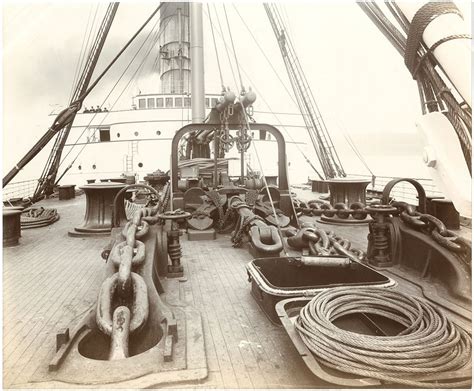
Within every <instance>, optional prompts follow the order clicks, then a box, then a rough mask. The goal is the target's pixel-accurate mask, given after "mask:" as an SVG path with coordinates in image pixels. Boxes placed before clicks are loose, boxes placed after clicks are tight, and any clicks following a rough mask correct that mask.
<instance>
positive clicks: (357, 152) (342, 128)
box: [338, 121, 375, 180]
mask: <svg viewBox="0 0 474 391" xmlns="http://www.w3.org/2000/svg"><path fill="white" fill-rule="evenodd" d="M338 127H339V129H341V131H342V135H343V136H344V138H345V140H346V141H347V144H349V146H350V147H351V149H352V151H353V152H354V153H355V155H356V156H357V157H358V158H359V160H360V161H361V163H362V164H363V165H364V167H365V168H366V169H367V171H369V172H370V174H371V175H372V178H373V180H374V179H375V174H374V173H373V172H372V170H371V169H370V167H369V165H368V164H367V161H366V160H365V159H364V157H363V155H362V154H361V153H360V151H359V149H358V148H357V146H356V144H355V142H354V140H353V139H352V137H351V135H350V134H349V133H348V132H347V130H346V128H345V126H343V125H342V123H339V121H338Z"/></svg>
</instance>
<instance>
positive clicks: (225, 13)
mask: <svg viewBox="0 0 474 391" xmlns="http://www.w3.org/2000/svg"><path fill="white" fill-rule="evenodd" d="M222 7H223V8H224V15H225V20H226V22H227V29H228V30H229V37H230V43H231V44H232V51H233V52H234V58H235V66H236V68H237V73H238V75H239V81H240V90H241V92H242V93H243V92H244V91H245V87H244V83H243V81H242V74H241V73H240V67H239V61H238V60H237V52H236V50H235V45H234V38H233V36H232V30H231V29H230V23H229V18H228V17H227V9H226V7H225V3H223V4H222Z"/></svg>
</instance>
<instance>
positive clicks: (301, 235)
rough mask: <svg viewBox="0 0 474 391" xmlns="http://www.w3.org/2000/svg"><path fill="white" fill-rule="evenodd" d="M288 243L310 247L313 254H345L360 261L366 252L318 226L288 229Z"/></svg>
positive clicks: (297, 246)
mask: <svg viewBox="0 0 474 391" xmlns="http://www.w3.org/2000/svg"><path fill="white" fill-rule="evenodd" d="M286 235H287V236H288V240H287V243H288V244H289V245H290V246H291V247H293V248H298V249H303V248H309V251H310V253H311V255H320V256H327V255H344V256H347V257H348V258H350V259H352V260H354V261H357V262H360V261H362V260H364V259H365V257H366V254H365V252H364V251H362V250H358V249H355V248H351V246H352V243H351V242H350V241H349V240H348V239H344V238H342V237H340V236H338V235H336V234H335V233H334V231H325V230H323V229H321V228H316V227H304V228H302V229H300V230H299V231H297V232H295V231H294V230H287V233H286Z"/></svg>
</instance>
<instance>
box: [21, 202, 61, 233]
mask: <svg viewBox="0 0 474 391" xmlns="http://www.w3.org/2000/svg"><path fill="white" fill-rule="evenodd" d="M58 220H59V213H58V211H57V210H56V209H45V208H43V207H39V208H28V209H25V210H24V211H23V212H22V213H21V216H20V223H21V229H30V228H38V227H44V226H46V225H50V224H53V223H54V222H56V221H58Z"/></svg>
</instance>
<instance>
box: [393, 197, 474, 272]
mask: <svg viewBox="0 0 474 391" xmlns="http://www.w3.org/2000/svg"><path fill="white" fill-rule="evenodd" d="M392 206H395V207H396V208H397V209H398V211H399V213H400V218H401V219H402V221H403V222H405V223H406V224H408V225H410V226H412V227H413V228H415V229H417V230H420V231H422V232H425V233H426V234H428V235H431V237H432V238H433V239H434V240H435V241H436V242H437V243H438V244H440V245H441V246H443V247H444V248H446V249H448V250H450V251H452V252H454V253H456V254H457V255H458V256H459V258H460V259H461V260H462V261H464V262H465V263H467V264H470V263H471V259H470V255H471V248H472V243H471V242H470V241H469V240H467V239H464V238H462V237H461V236H459V235H457V234H456V233H455V232H453V231H450V230H448V229H447V228H446V226H445V225H444V223H443V222H442V221H441V220H439V219H438V218H436V217H434V216H432V215H429V214H424V213H420V212H417V211H416V210H415V207H413V206H412V205H409V204H407V203H406V202H393V203H392Z"/></svg>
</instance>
